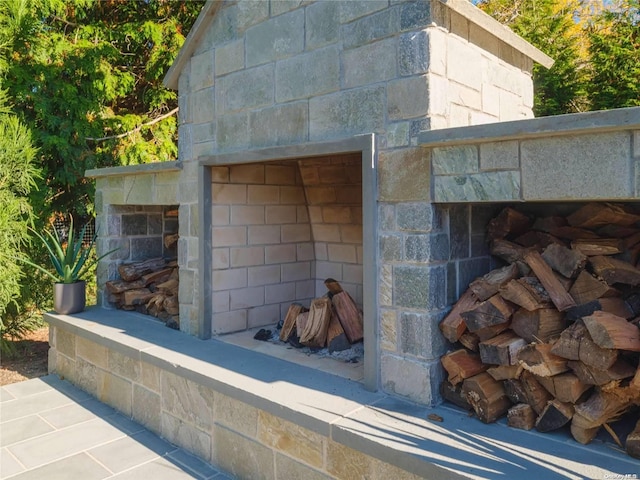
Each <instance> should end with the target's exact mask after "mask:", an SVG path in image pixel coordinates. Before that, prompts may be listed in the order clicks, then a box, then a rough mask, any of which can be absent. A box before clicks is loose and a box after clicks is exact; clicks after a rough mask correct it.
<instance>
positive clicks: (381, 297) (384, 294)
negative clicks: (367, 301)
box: [378, 264, 393, 307]
mask: <svg viewBox="0 0 640 480" xmlns="http://www.w3.org/2000/svg"><path fill="white" fill-rule="evenodd" d="M378 301H379V302H380V306H382V307H391V306H393V266H392V265H384V264H383V265H381V266H380V278H379V283H378Z"/></svg>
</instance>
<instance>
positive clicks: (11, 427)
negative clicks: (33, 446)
mask: <svg viewBox="0 0 640 480" xmlns="http://www.w3.org/2000/svg"><path fill="white" fill-rule="evenodd" d="M53 430H54V428H53V427H52V426H51V425H49V424H48V423H47V422H45V421H44V420H43V419H42V418H40V417H38V416H37V415H29V416H28V417H22V418H19V419H17V420H12V421H10V422H2V435H0V447H6V446H8V445H12V444H14V443H18V442H21V441H23V440H28V439H30V438H33V437H37V436H39V435H44V434H45V433H49V432H52V431H53Z"/></svg>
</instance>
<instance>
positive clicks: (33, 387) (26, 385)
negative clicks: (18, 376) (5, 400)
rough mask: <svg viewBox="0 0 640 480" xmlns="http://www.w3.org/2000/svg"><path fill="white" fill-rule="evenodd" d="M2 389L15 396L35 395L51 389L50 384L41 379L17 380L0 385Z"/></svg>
mask: <svg viewBox="0 0 640 480" xmlns="http://www.w3.org/2000/svg"><path fill="white" fill-rule="evenodd" d="M2 389H3V390H4V391H7V392H9V393H10V394H11V395H13V396H14V397H15V398H22V397H26V396H28V395H35V394H37V393H43V392H46V391H49V390H52V388H51V386H50V385H48V384H47V383H45V382H43V381H35V382H17V383H12V384H10V385H5V386H4V387H2Z"/></svg>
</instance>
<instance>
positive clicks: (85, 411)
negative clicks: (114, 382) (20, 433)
mask: <svg viewBox="0 0 640 480" xmlns="http://www.w3.org/2000/svg"><path fill="white" fill-rule="evenodd" d="M114 414H115V410H114V409H113V408H111V407H110V406H108V405H105V404H104V403H101V402H99V401H98V400H88V401H86V402H83V403H82V404H77V403H72V404H70V405H65V406H63V407H60V408H55V409H53V410H48V411H46V412H42V413H40V414H39V415H40V416H41V417H42V418H44V419H45V420H46V421H47V422H48V423H50V424H51V425H53V426H54V427H56V428H58V429H59V428H65V427H70V426H71V425H75V424H76V423H82V422H86V421H88V420H91V419H92V418H94V417H95V416H96V415H98V416H101V417H105V416H110V415H114Z"/></svg>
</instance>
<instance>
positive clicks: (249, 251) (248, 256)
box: [229, 247, 264, 268]
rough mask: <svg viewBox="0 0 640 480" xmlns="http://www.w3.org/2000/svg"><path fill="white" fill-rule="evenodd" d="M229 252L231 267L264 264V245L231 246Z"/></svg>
mask: <svg viewBox="0 0 640 480" xmlns="http://www.w3.org/2000/svg"><path fill="white" fill-rule="evenodd" d="M229 253H230V255H229V257H230V266H231V268H238V267H253V266H256V265H263V264H264V247H239V248H231V249H230V252H229Z"/></svg>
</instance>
